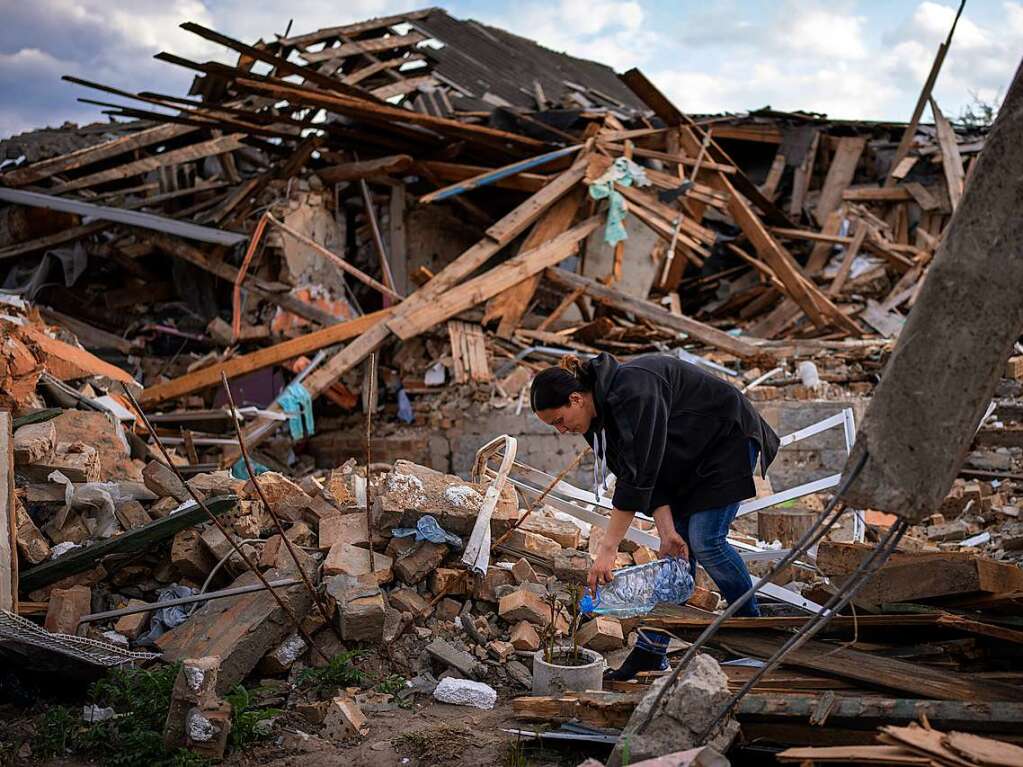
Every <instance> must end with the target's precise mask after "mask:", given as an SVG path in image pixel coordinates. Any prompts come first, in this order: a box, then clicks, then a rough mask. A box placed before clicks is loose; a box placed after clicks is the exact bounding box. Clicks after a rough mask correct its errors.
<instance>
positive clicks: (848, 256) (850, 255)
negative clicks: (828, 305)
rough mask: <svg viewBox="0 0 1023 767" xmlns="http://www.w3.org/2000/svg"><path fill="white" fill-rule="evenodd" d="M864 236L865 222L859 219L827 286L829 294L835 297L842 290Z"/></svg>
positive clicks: (865, 231) (865, 233) (865, 234)
mask: <svg viewBox="0 0 1023 767" xmlns="http://www.w3.org/2000/svg"><path fill="white" fill-rule="evenodd" d="M866 237H867V222H866V221H863V220H862V219H861V220H860V221H858V222H857V224H856V233H855V234H854V235H853V238H852V243H850V244H849V246H848V247H847V248H846V249H845V256H844V257H843V258H842V263H841V264H839V266H838V271H837V272H836V273H835V279H834V280H833V281H832V283H831V287H829V288H828V295H829V296H832V297H835V296H837V295H838V294H839V293H841V292H842V286H843V285H845V281H846V279H847V278H848V277H849V271H850V270H851V269H852V264H853V261H855V260H856V255H857V254H858V253H859V252H860V248H861V247H862V245H863V241H864V240H865V239H866Z"/></svg>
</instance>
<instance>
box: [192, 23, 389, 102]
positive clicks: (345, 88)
mask: <svg viewBox="0 0 1023 767" xmlns="http://www.w3.org/2000/svg"><path fill="white" fill-rule="evenodd" d="M181 28H182V29H183V30H185V31H186V32H191V33H192V34H194V35H198V36H199V37H201V38H203V39H204V40H209V41H210V42H214V43H219V44H220V45H223V46H224V47H225V48H230V49H231V50H234V51H238V53H240V54H242V55H243V56H247V57H249V58H252V59H255V60H256V61H262V62H264V63H266V64H270V65H271V66H272V67H273V68H274V70H275V72H276V73H277V74H279V75H282V76H287V75H298V76H299V77H301V78H303V79H304V80H307V81H309V82H311V83H315V84H316V85H317V86H319V87H320V88H326V89H327V90H328V91H334V92H337V93H344V94H346V95H348V96H350V97H354V98H358V99H366V100H373V101H375V100H376V97H374V96H371V95H370V94H369V93H367V92H366V91H364V90H362V89H361V88H354V87H352V86H351V85H345V84H344V83H343V82H342V81H341V80H338V79H335V78H333V77H330V76H329V75H324V74H321V73H320V72H319V71H318V70H317V69H316V68H313V67H308V66H302V65H301V64H295V63H294V62H291V61H288V60H287V59H286V58H283V57H281V56H276V55H274V54H273V53H271V52H270V51H269V50H268V49H266V48H256V47H255V46H252V45H246V44H245V43H242V42H239V41H238V40H235V39H233V38H230V37H228V36H227V35H222V34H221V33H220V32H216V31H214V30H212V29H208V28H207V27H204V26H202V25H201V24H196V23H195V22H193V21H186V22H185V23H184V24H182V25H181Z"/></svg>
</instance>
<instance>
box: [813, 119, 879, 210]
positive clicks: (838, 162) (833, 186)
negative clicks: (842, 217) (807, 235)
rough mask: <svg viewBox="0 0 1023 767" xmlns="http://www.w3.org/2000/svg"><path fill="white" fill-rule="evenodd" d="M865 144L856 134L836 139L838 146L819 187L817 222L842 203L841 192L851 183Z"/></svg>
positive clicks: (863, 139)
mask: <svg viewBox="0 0 1023 767" xmlns="http://www.w3.org/2000/svg"><path fill="white" fill-rule="evenodd" d="M866 146H867V140H866V139H865V138H861V137H858V136H845V137H843V138H840V139H839V140H838V147H837V148H836V149H835V155H834V157H832V158H831V165H829V166H828V175H827V176H826V177H825V179H824V186H823V187H821V195H820V197H819V198H818V200H817V208H816V210H815V211H814V215H815V216H816V218H817V222H818V223H822V222H824V221H826V220H827V218H828V216H829V215H830V214H831V212H832V211H833V210H835V209H836V208H837V207H838V206H839V205H840V204H841V203H842V192H844V191H845V189H846V187H848V186H849V184H851V183H852V180H853V176H854V175H855V174H856V165H857V164H858V163H859V161H860V155H862V154H863V149H864V148H865V147H866Z"/></svg>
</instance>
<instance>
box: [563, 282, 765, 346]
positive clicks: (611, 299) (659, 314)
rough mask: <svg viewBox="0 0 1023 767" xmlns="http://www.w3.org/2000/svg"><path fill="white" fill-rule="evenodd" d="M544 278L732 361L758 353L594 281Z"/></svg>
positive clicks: (688, 319) (725, 335)
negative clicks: (732, 357)
mask: <svg viewBox="0 0 1023 767" xmlns="http://www.w3.org/2000/svg"><path fill="white" fill-rule="evenodd" d="M544 276H546V278H547V279H548V280H550V281H551V282H553V283H554V284H555V285H558V286H559V287H562V288H565V289H567V290H578V289H582V290H584V291H585V292H586V295H588V296H589V297H590V298H591V299H592V300H594V301H597V302H599V303H602V304H607V305H608V306H612V307H614V308H615V309H618V310H619V311H623V312H629V313H631V314H633V315H634V316H636V317H640V318H642V319H646V320H650V322H653V323H654V324H655V325H662V326H664V327H666V328H671V329H672V330H677V331H680V332H682V333H685V334H687V335H689V336H691V337H693V338H695V339H696V340H698V341H702V342H703V343H705V344H707V345H709V346H713V347H715V348H718V349H721V350H722V351H726V352H728V353H729V354H734V355H735V356H736V357H742V358H747V359H748V358H750V357H755V356H756V355H757V354H758V353H759V350H758V349H757V347H756V346H754V345H753V344H751V343H748V342H746V341H744V340H742V339H741V338H736V337H735V336H732V335H729V334H728V333H725V332H724V331H723V330H718V329H717V328H714V327H711V326H710V325H705V324H703V323H702V322H699V321H697V320H694V319H692V318H691V317H686V316H684V315H678V314H672V313H671V312H669V311H668V310H667V309H662V308H661V307H659V306H657V305H656V304H652V303H650V302H649V301H643V300H641V299H638V298H632V297H631V296H627V295H625V294H624V293H622V292H621V291H619V290H615V289H614V288H610V287H608V286H607V285H602V284H601V283H599V282H597V281H596V280H594V279H591V278H589V277H584V276H583V275H581V274H575V273H573V272H568V271H565V270H564V269H548V270H547V271H546V272H544Z"/></svg>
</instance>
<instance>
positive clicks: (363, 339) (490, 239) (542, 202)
mask: <svg viewBox="0 0 1023 767" xmlns="http://www.w3.org/2000/svg"><path fill="white" fill-rule="evenodd" d="M585 172H586V169H585V166H582V165H581V166H580V167H578V168H576V167H573V168H570V169H569V170H567V171H565V172H564V173H562V174H561V175H560V176H558V177H557V178H556V179H554V180H553V181H551V182H550V183H549V184H547V186H545V187H544V188H543V189H541V190H540V191H539V192H537V193H536V194H534V195H533V196H532V197H530V198H529V199H528V200H526V201H525V202H523V203H522V204H521V205H519V206H518V207H517V208H515V209H513V210H512V211H511V212H510V213H508V214H507V215H506V216H505V217H504V218H502V219H501V220H500V221H498V222H497V223H496V224H495V225H494V227H491V229H493V230H494V234H493V235H491V233H490V231H489V230H488V233H487V236H485V237H484V238H483V239H482V240H480V241H479V242H477V243H476V244H475V245H473V246H472V247H471V248H469V249H468V250H466V251H465V252H463V253H462V254H461V255H460V256H458V257H457V258H456V259H455V260H454V261H452V262H451V263H450V264H448V265H447V266H445V267H444V268H443V269H441V270H440V271H439V272H438V273H437V274H436V275H435V276H434V277H433V279H431V280H430V281H429V282H428V283H426V285H424V286H423V287H422V288H420V289H419V290H418V291H416V292H415V293H413V294H412V295H411V296H409V297H408V298H406V299H405V300H404V301H403V302H402V303H401V304H399V305H398V306H397V307H395V309H394V313H393V314H392V318H397V317H402V316H407V315H411V314H412V313H413V312H415V311H417V310H418V309H419V308H421V307H422V306H424V305H426V304H429V303H430V302H432V301H434V300H436V299H437V298H438V297H440V296H441V295H442V294H443V293H444V292H445V291H446V290H448V289H449V288H451V287H452V286H454V285H455V284H457V283H458V282H460V281H461V280H463V279H465V278H466V277H467V276H469V275H470V274H472V273H473V272H475V271H476V270H477V269H479V268H480V267H481V266H483V264H485V263H486V262H487V261H488V260H490V258H492V257H493V256H494V255H495V254H497V252H498V251H500V250H501V248H503V247H504V246H505V245H507V244H508V243H509V242H510V241H511V240H513V239H514V238H515V237H516V236H517V235H518V234H520V233H521V232H522V231H524V230H525V229H526V227H528V226H529V225H530V224H532V223H533V222H534V221H536V219H538V218H539V217H540V216H541V215H543V212H544V211H545V210H547V208H549V207H550V206H551V205H553V204H554V203H555V202H557V201H558V200H559V199H560V198H561V197H562V196H563V195H565V194H567V193H568V191H569V190H570V189H572V188H574V187H575V185H576V184H578V183H579V181H581V180H582V177H583V175H584V174H585ZM494 235H497V236H500V237H502V239H497V238H496V237H495V236H494ZM390 335H391V330H390V328H389V327H388V324H387V319H386V318H385V319H382V320H379V321H378V322H377V323H376V324H375V325H373V326H371V327H370V328H369V329H368V330H366V331H365V332H364V333H363V334H362V335H361V336H359V337H358V338H356V339H354V340H353V341H352V342H351V343H350V344H348V345H347V346H346V347H345V348H344V349H342V350H341V351H340V352H338V353H337V354H335V355H334V356H333V357H331V358H330V359H329V360H327V361H326V362H325V363H323V365H321V366H320V367H319V368H317V369H316V370H315V371H314V372H313V373H311V374H310V375H309V377H308V378H307V379H306V380H305V381H303V386H304V387H305V389H306V391H308V392H310V394H311V395H312V396H313V397H317V396H318V395H319V394H320V393H321V392H323V391H326V390H327V389H328V388H330V387H331V386H333V385H334V383H335V382H336V381H337V380H338V379H339V378H340V377H341V376H342V375H344V374H345V373H346V372H348V371H349V370H351V369H352V368H353V367H354V366H355V365H358V364H359V363H360V362H362V360H364V359H365V358H366V357H368V356H369V355H370V354H372V353H373V352H374V351H376V350H377V349H378V348H379V347H380V345H381V344H383V343H384V341H386V340H387V339H388V338H389V337H390ZM277 424H278V422H277V421H274V420H271V419H266V418H260V419H257V420H256V422H255V423H254V424H252V425H251V426H250V427H249V428H248V429H246V432H245V440H246V443H247V444H249V445H253V446H254V445H256V444H259V442H260V441H262V440H264V439H266V438H267V437H268V436H269V435H270V434H271V433H272V432H273V430H274V428H275V427H276V426H277ZM237 457H238V452H237V450H227V451H225V455H224V457H223V458H222V464H224V465H230V464H231V463H234V461H235V460H236V459H237Z"/></svg>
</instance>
